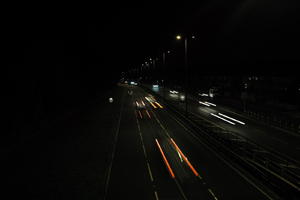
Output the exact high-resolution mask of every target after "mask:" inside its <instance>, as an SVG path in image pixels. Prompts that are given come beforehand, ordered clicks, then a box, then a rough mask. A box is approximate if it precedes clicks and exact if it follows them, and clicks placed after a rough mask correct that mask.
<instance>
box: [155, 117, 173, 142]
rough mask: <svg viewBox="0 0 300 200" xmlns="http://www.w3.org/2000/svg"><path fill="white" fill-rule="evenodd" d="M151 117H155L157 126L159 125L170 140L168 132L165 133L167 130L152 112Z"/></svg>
mask: <svg viewBox="0 0 300 200" xmlns="http://www.w3.org/2000/svg"><path fill="white" fill-rule="evenodd" d="M152 114H153V116H154V117H155V119H156V121H157V122H158V124H159V125H160V127H161V128H162V129H163V130H164V131H165V133H166V134H167V136H168V137H169V138H171V136H170V135H169V132H168V131H167V129H166V128H165V127H164V126H163V125H162V123H161V122H160V121H159V119H158V118H157V116H156V114H155V113H154V112H153V111H152Z"/></svg>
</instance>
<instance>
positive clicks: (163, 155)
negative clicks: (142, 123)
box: [155, 139, 175, 178]
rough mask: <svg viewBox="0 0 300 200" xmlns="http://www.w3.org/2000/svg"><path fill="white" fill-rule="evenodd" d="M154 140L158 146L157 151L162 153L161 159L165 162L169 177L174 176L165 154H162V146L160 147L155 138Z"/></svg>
mask: <svg viewBox="0 0 300 200" xmlns="http://www.w3.org/2000/svg"><path fill="white" fill-rule="evenodd" d="M155 142H156V144H157V146H158V149H159V151H160V153H161V155H162V157H163V160H164V162H165V164H166V166H167V168H168V171H169V173H170V175H171V177H172V178H175V175H174V173H173V170H172V168H171V166H170V164H169V162H168V160H167V158H166V156H165V154H164V152H163V150H162V148H161V146H160V144H159V142H158V141H157V139H155Z"/></svg>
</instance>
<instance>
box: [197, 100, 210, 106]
mask: <svg viewBox="0 0 300 200" xmlns="http://www.w3.org/2000/svg"><path fill="white" fill-rule="evenodd" d="M199 103H200V104H202V105H205V106H208V107H210V105H209V104H207V103H204V102H202V101H199Z"/></svg>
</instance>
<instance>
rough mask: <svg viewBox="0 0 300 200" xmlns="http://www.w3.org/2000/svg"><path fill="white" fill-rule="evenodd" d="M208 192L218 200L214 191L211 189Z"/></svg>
mask: <svg viewBox="0 0 300 200" xmlns="http://www.w3.org/2000/svg"><path fill="white" fill-rule="evenodd" d="M208 191H209V193H210V194H211V195H212V196H213V198H214V199H215V200H218V198H217V197H216V195H215V194H214V193H213V191H212V190H211V189H210V188H209V189H208Z"/></svg>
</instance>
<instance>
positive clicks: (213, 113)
mask: <svg viewBox="0 0 300 200" xmlns="http://www.w3.org/2000/svg"><path fill="white" fill-rule="evenodd" d="M210 114H211V115H212V116H214V117H216V118H219V119H221V120H223V121H225V122H227V123H229V124H232V125H235V123H233V122H231V121H229V120H227V119H224V118H223V117H220V116H218V115H216V114H214V113H210Z"/></svg>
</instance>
